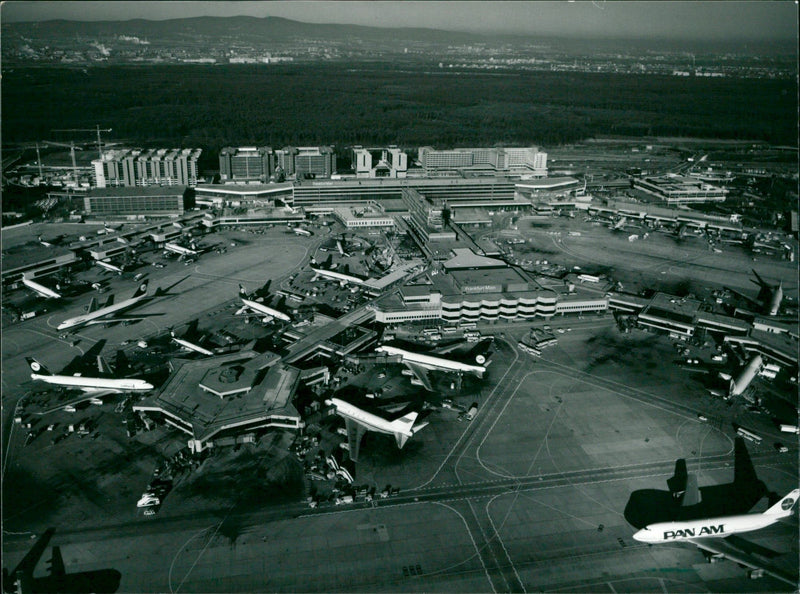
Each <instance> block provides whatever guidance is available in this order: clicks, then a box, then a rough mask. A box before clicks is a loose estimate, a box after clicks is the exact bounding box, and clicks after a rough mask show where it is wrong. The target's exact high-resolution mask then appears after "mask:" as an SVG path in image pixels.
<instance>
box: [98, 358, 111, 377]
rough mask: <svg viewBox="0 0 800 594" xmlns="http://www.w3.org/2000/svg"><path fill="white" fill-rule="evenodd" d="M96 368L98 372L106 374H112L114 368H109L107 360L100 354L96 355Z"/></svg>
mask: <svg viewBox="0 0 800 594" xmlns="http://www.w3.org/2000/svg"><path fill="white" fill-rule="evenodd" d="M97 369H98V370H99V371H100V373H104V374H107V375H113V374H114V370H113V369H111V366H110V365H109V364H108V361H106V360H105V359H104V358H103V357H102V356H100V355H97Z"/></svg>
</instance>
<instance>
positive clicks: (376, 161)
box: [353, 146, 408, 178]
mask: <svg viewBox="0 0 800 594" xmlns="http://www.w3.org/2000/svg"><path fill="white" fill-rule="evenodd" d="M353 170H354V171H355V173H356V177H358V178H376V177H390V178H403V177H406V173H407V172H408V155H406V154H405V153H404V152H402V151H401V150H400V149H399V148H397V147H395V146H390V147H389V148H385V149H374V148H362V147H360V146H356V147H353Z"/></svg>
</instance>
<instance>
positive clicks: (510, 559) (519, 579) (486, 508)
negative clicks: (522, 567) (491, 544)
mask: <svg viewBox="0 0 800 594" xmlns="http://www.w3.org/2000/svg"><path fill="white" fill-rule="evenodd" d="M501 495H505V493H498V494H497V495H495V496H494V497H492V498H491V499H490V500H489V501H487V502H486V506H485V507H484V511H485V512H486V519H488V520H489V523H490V524H491V525H492V530H493V531H494V536H493V537H492V538H496V539H497V542H498V543H500V546H501V547H503V552H504V553H505V554H506V557H508V562H509V564H510V565H511V569H513V570H514V575H515V576H517V580H518V581H519V584H520V586H522V591H523V592H527V591H528V590H527V589H526V588H525V584H524V582H523V581H522V578H521V577H520V576H519V573H518V572H517V568H516V566H515V565H514V560H513V559H512V558H511V555H509V554H508V549H507V548H506V543H504V542H503V539H502V538H501V537H500V532H498V530H497V526H496V525H495V523H494V520H493V519H492V514H491V512H490V511H489V507H490V506H491V505H492V503H493V502H494V501H495V499H497V498H498V497H500V496H501ZM512 505H513V504H512ZM511 507H512V506H511V505H510V506H509V507H508V509H509V512H508V513H507V514H506V517H505V518H503V523H502V524H500V527H501V528H503V527H504V526H505V525H506V520H508V516H509V515H510V513H511Z"/></svg>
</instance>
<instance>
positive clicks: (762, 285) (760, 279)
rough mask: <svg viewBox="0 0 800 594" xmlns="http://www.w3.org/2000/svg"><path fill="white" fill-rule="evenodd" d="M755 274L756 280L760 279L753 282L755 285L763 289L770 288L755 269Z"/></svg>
mask: <svg viewBox="0 0 800 594" xmlns="http://www.w3.org/2000/svg"><path fill="white" fill-rule="evenodd" d="M753 274H755V275H756V278H757V279H758V280H757V281H753V282H754V283H755V284H757V285H759V286H761V287H764V288H766V287H768V286H769V284H767V283H765V282H764V279H763V278H761V276H760V275H759V274H758V273H757V272H756V269H755V268H753Z"/></svg>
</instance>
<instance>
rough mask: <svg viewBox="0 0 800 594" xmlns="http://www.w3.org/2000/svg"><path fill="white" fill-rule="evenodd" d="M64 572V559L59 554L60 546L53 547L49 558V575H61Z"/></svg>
mask: <svg viewBox="0 0 800 594" xmlns="http://www.w3.org/2000/svg"><path fill="white" fill-rule="evenodd" d="M65 574H66V570H65V569H64V559H63V557H62V556H61V547H53V556H52V557H51V558H50V575H55V576H62V575H65Z"/></svg>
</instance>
